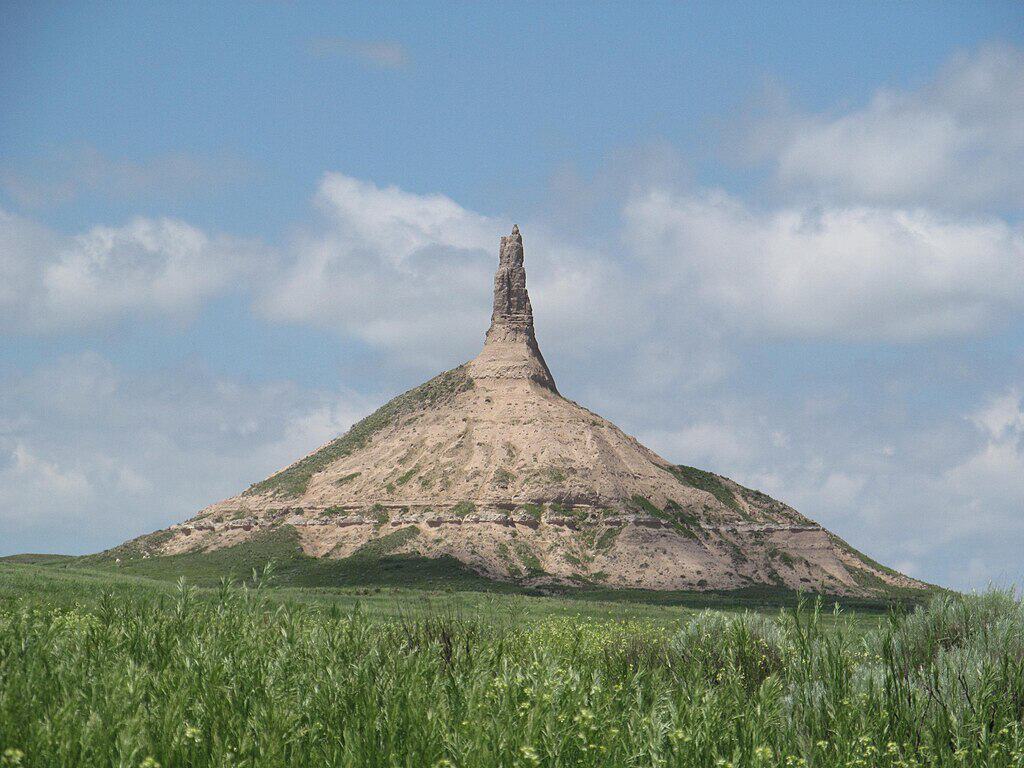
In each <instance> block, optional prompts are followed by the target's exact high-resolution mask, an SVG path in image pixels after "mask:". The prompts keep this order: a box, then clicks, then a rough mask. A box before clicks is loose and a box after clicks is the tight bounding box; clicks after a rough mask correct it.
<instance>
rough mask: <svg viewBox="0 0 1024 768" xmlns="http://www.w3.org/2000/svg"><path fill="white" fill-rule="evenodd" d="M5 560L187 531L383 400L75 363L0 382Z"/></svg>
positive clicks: (99, 361) (0, 524) (190, 373)
mask: <svg viewBox="0 0 1024 768" xmlns="http://www.w3.org/2000/svg"><path fill="white" fill-rule="evenodd" d="M0 386H2V388H3V392H4V396H3V397H2V398H0V554H9V553H11V552H15V551H25V550H26V549H38V548H39V547H41V546H43V544H42V543H43V542H45V546H46V548H49V549H50V550H51V551H64V552H82V551H90V550H92V551H95V550H98V549H101V548H104V547H107V546H110V545H112V544H114V543H117V542H118V541H121V540H123V539H125V538H128V537H130V536H133V535H137V534H141V533H144V532H147V531H150V530H153V529H155V528H160V527H163V526H165V525H167V524H169V523H171V522H176V521H179V520H182V519H184V518H186V517H188V516H189V515H191V514H192V513H194V512H196V511H198V510H199V509H200V508H201V507H204V506H206V505H207V504H209V503H211V502H212V501H215V500H217V499H220V498H224V497H226V496H229V495H232V494H234V493H238V492H239V491H241V490H244V489H245V487H246V486H248V485H249V484H250V483H252V482H255V481H257V480H260V479H262V478H263V477H265V476H267V475H269V474H270V473H271V472H273V471H274V470H276V469H279V468H281V467H283V466H285V465H286V464H289V463H290V462H292V461H293V460H295V459H296V458H297V457H299V456H302V455H303V454H304V453H307V452H309V451H311V450H313V449H315V448H316V447H317V446H319V445H321V444H323V443H325V442H326V441H328V440H330V439H332V438H334V437H335V436H337V435H338V434H340V433H342V432H344V430H345V429H347V428H348V426H349V425H350V424H351V423H352V422H353V421H355V420H356V419H358V418H360V417H361V416H363V415H365V413H367V412H368V411H369V410H371V409H372V407H374V406H375V405H376V404H378V403H377V400H378V399H379V398H383V397H385V396H386V395H384V394H382V395H379V396H369V397H368V396H365V395H358V394H355V393H353V392H351V391H346V390H341V391H337V392H322V391H318V390H308V389H303V388H301V387H298V386H296V385H294V384H290V383H286V382H278V383H267V384H259V385H252V384H243V383H239V382H237V381H232V380H229V379H223V378H220V377H215V376H212V375H210V374H209V373H207V372H206V371H204V370H202V369H198V368H195V367H184V368H176V369H173V370H166V371H160V372H154V373H151V374H133V373H128V372H125V371H123V370H121V369H119V368H118V367H116V366H115V365H113V364H112V363H111V362H110V361H108V360H106V359H105V358H103V357H101V356H99V355H97V354H95V353H79V354H73V355H69V356H66V357H63V358H60V359H58V360H55V361H53V362H51V363H47V364H45V365H43V366H41V367H39V368H37V369H35V370H31V371H28V372H23V373H21V374H17V375H14V376H11V377H8V378H7V379H5V380H4V381H2V382H0Z"/></svg>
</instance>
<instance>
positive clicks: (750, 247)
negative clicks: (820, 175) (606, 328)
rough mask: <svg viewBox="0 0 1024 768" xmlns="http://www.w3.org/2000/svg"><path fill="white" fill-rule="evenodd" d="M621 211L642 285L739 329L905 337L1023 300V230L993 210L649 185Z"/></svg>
mask: <svg viewBox="0 0 1024 768" xmlns="http://www.w3.org/2000/svg"><path fill="white" fill-rule="evenodd" d="M625 216H626V233H625V238H626V242H627V243H628V244H629V245H630V246H631V247H632V248H633V249H634V251H635V253H636V255H637V257H638V259H640V260H641V261H642V262H643V263H644V266H645V268H646V269H647V270H649V271H651V272H652V273H654V274H657V275H658V276H659V279H658V281H657V287H656V288H655V289H654V290H658V291H661V292H664V293H665V294H673V295H678V294H679V293H680V292H682V293H684V294H685V295H687V296H690V297H693V298H694V299H695V300H696V301H698V302H699V303H700V305H701V306H703V307H705V308H707V309H710V310H711V311H713V312H715V313H716V318H717V319H718V320H719V321H720V322H721V323H723V324H724V325H725V326H727V327H730V328H732V329H734V330H736V331H740V332H744V333H756V334H757V335H759V336H764V335H765V334H768V335H771V336H776V337H803V338H832V339H851V340H861V341H863V340H868V341H871V340H881V341H896V342H913V341H920V340H924V339H930V338H936V337H944V336H956V335H965V334H972V333H976V332H978V331H982V330H986V329H988V328H990V327H992V326H993V325H994V324H995V323H998V322H1000V321H1003V320H1005V319H1006V318H1007V317H1008V316H1009V315H1010V313H1012V312H1016V311H1019V310H1020V309H1021V307H1022V306H1024V231H1022V229H1021V228H1020V227H1019V226H1011V225H1009V224H1007V223H1006V222H1004V221H1001V220H999V219H996V218H977V219H956V218H950V217H946V216H941V215H938V214H935V213H933V212H929V211H926V210H922V209H908V210H904V209H895V208H877V207H825V208H800V207H792V208H781V209H776V210H767V211H761V210H757V209H754V208H752V207H750V206H748V205H747V204H745V203H744V202H742V201H740V200H738V199H736V198H734V197H731V196H729V195H728V194H725V193H723V192H715V191H713V192H708V193H703V194H696V195H690V196H680V195H673V194H669V193H665V192H660V191H657V190H655V191H652V192H649V193H647V194H645V195H643V196H640V197H637V198H635V199H633V200H632V201H630V202H629V203H628V205H627V207H626V210H625Z"/></svg>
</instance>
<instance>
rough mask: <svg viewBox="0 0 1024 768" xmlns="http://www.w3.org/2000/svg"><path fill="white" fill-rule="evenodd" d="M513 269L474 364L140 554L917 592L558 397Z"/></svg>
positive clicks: (501, 284) (576, 578) (502, 271)
mask: <svg viewBox="0 0 1024 768" xmlns="http://www.w3.org/2000/svg"><path fill="white" fill-rule="evenodd" d="M523 253H524V252H523V241H522V237H521V235H520V233H519V229H518V227H516V228H513V230H512V233H511V235H509V236H507V237H502V238H501V247H500V255H499V265H498V271H497V274H496V275H495V279H494V312H493V315H492V317H491V326H490V328H489V329H488V331H487V335H486V338H485V342H484V347H483V350H482V351H481V352H480V354H479V355H478V356H477V357H476V358H475V359H474V360H472V361H470V362H469V363H467V364H465V365H463V366H460V367H459V368H456V369H453V370H451V371H448V372H446V373H443V374H441V375H439V376H437V377H435V378H434V379H431V380H430V381H428V382H427V383H425V384H423V385H421V386H420V387H417V388H416V389H414V390H411V391H409V392H407V393H405V394H404V395H401V396H399V397H397V398H395V399H394V400H392V401H391V402H389V403H388V404H386V405H385V406H383V407H382V408H381V409H379V410H378V411H376V412H375V413H373V414H371V415H370V416H368V417H367V418H366V419H364V420H363V421H361V422H359V423H358V424H356V425H354V426H353V427H352V429H351V430H350V431H349V432H348V433H346V434H345V435H343V436H342V437H340V438H338V439H336V440H334V441H332V442H330V443H328V444H327V445H325V446H322V447H321V448H319V449H318V450H316V451H314V452H313V453H311V454H309V455H308V456H306V457H305V458H303V459H301V460H299V461H298V462H296V463H295V464H292V465H291V466H290V467H287V468H285V469H283V470H281V471H280V472H278V473H277V474H275V475H272V476H271V477H270V478H268V479H267V480H265V481H263V482H261V483H257V484H256V485H254V486H252V487H251V488H249V489H248V490H247V491H245V492H244V493H242V494H240V495H238V496H235V497H232V498H230V499H227V500H225V501H222V502H219V503H217V504H214V505H212V506H210V507H207V508H206V509H204V510H202V511H201V512H200V513H199V514H198V515H196V516H195V517H194V518H192V519H191V520H189V521H187V522H185V523H182V524H180V525H176V526H172V527H171V528H170V529H167V530H166V531H164V532H161V535H160V536H158V537H156V536H152V537H143V538H142V539H140V540H138V541H137V543H138V544H140V545H141V546H142V547H143V548H144V549H145V550H146V551H147V552H150V553H151V554H153V555H159V554H175V553H182V552H189V551H197V550H208V549H217V548H221V547H225V546H230V545H233V544H237V543H239V542H241V541H245V540H246V539H247V538H249V537H252V536H255V535H257V534H259V533H260V532H261V531H265V530H268V529H273V528H277V527H280V526H294V528H295V530H296V531H297V532H298V537H299V541H300V543H301V546H302V548H303V550H304V551H305V552H306V553H307V554H309V555H313V556H316V557H332V558H340V557H347V556H349V555H351V554H352V553H353V552H355V551H356V550H357V549H358V548H359V547H361V546H363V545H365V544H366V543H367V542H369V541H372V540H374V539H380V538H382V537H384V536H387V535H389V534H391V533H393V532H396V531H405V532H406V534H404V535H403V536H402V537H401V544H400V545H399V546H397V547H395V548H394V550H393V552H394V553H396V554H399V553H409V554H418V555H422V556H426V557H439V556H442V555H451V556H454V557H455V558H457V559H458V560H460V561H461V562H463V563H465V564H466V565H468V566H469V567H470V568H472V569H473V570H475V571H477V572H478V573H481V574H483V575H486V576H488V577H491V578H495V579H502V580H515V581H519V582H522V583H528V584H534V585H539V584H553V583H554V584H595V585H602V586H606V587H621V588H642V589H660V590H704V589H735V588H740V587H748V586H755V585H769V586H773V587H787V588H790V589H805V590H816V591H822V592H828V593H834V594H851V595H879V594H885V593H886V592H888V591H892V590H894V589H918V588H924V587H925V586H926V585H924V584H921V583H920V582H917V581H915V580H913V579H910V578H908V577H906V576H903V575H901V574H899V573H896V572H895V571H892V570H890V569H887V568H884V567H882V566H879V565H878V564H877V563H874V562H873V561H871V560H869V559H867V558H865V557H864V556H862V555H860V554H859V553H857V552H856V551H855V550H853V549H852V548H850V547H849V546H848V545H846V544H845V543H844V542H842V541H841V540H839V539H838V538H836V537H835V536H833V535H832V534H830V533H829V532H828V531H827V530H825V529H824V528H822V527H821V526H819V525H818V524H816V523H814V522H813V521H811V520H809V519H807V518H806V517H804V516H803V515H801V514H800V513H798V512H797V511H796V510H794V509H792V508H791V507H789V506H787V505H785V504H783V503H781V502H778V501H775V500H774V499H771V498H769V497H768V496H766V495H764V494H761V493H759V492H757V491H752V490H750V489H747V488H743V487H742V486H739V485H738V484H736V483H734V482H732V481H731V480H728V479H726V478H723V477H720V476H718V475H714V474H711V473H708V472H702V471H700V470H696V469H692V468H689V467H679V466H675V465H673V464H671V463H670V462H668V461H666V460H665V459H663V458H662V457H660V456H658V455H657V454H655V453H654V452H653V451H651V450H649V449H648V448H646V447H644V446H643V445H641V444H640V443H639V442H638V441H637V440H636V439H635V438H633V437H631V436H629V435H626V434H624V433H623V432H622V431H621V430H620V429H619V428H618V427H616V426H615V425H614V424H612V423H611V422H609V421H607V420H605V419H603V418H601V417H600V416H598V415H596V414H594V413H591V412H590V411H588V410H587V409H585V408H583V407H581V406H579V405H577V404H576V403H574V402H572V401H570V400H567V399H566V398H564V397H562V396H561V395H560V394H559V393H558V390H557V388H556V386H555V382H554V379H553V377H552V376H551V372H550V370H549V369H548V366H547V364H546V363H545V361H544V357H543V355H542V354H541V352H540V348H539V347H538V344H537V339H536V336H535V333H534V322H533V309H532V307H531V305H530V297H529V294H528V292H527V289H526V271H525V267H524V264H523ZM389 541H394V538H392V539H389Z"/></svg>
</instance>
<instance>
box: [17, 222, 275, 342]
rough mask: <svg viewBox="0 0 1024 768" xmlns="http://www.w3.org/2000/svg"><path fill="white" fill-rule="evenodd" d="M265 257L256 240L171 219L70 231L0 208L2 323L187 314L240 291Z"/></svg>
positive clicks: (51, 327) (24, 326)
mask: <svg viewBox="0 0 1024 768" xmlns="http://www.w3.org/2000/svg"><path fill="white" fill-rule="evenodd" d="M263 258H264V255H263V253H262V249H261V248H259V247H257V246H254V245H251V244H247V243H243V242H241V241H238V240H235V239H233V238H228V237H223V236H211V235H208V234H207V233H205V232H203V231H202V230H200V229H197V228H196V227H193V226H191V225H189V224H187V223H185V222H182V221H178V220H175V219H167V218H164V219H145V218H136V219H134V220H132V221H131V222H129V223H128V224H125V225H123V226H119V227H111V226H95V227H92V228H91V229H89V230H88V231H86V232H83V233H81V234H79V235H76V236H72V237H65V236H62V235H59V234H57V233H55V232H52V231H49V230H47V229H46V228H44V227H41V226H39V225H38V224H36V223H34V222H32V221H30V220H28V219H25V218H23V217H20V216H17V215H14V214H11V213H7V212H5V211H2V210H0V277H2V278H3V284H2V286H0V328H6V329H8V330H13V331H29V332H47V331H60V330H66V329H68V328H72V327H81V326H83V325H85V326H90V325H97V324H102V323H107V322H113V321H118V320H122V319H124V318H128V317H146V316H154V315H174V316H187V315H189V314H191V313H193V312H195V310H196V309H197V308H198V307H199V306H200V305H201V303H202V302H204V301H206V300H208V299H210V298H212V297H214V296H216V295H219V294H221V293H225V292H228V291H231V290H232V289H234V288H236V287H237V286H238V284H239V283H241V282H243V281H245V280H246V279H247V278H248V276H249V275H250V274H251V272H252V271H253V269H254V267H255V265H256V264H257V263H258V262H259V260H260V259H263Z"/></svg>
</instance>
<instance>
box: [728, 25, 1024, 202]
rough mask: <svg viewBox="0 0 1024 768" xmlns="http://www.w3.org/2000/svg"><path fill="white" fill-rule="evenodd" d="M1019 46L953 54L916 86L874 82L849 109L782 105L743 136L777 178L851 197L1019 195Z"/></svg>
mask: <svg viewBox="0 0 1024 768" xmlns="http://www.w3.org/2000/svg"><path fill="white" fill-rule="evenodd" d="M1021 125H1024V52H1022V51H1020V50H1019V49H1016V48H1013V47H1010V46H999V45H991V46H987V47H984V48H982V49H980V50H979V51H977V52H976V53H974V54H973V55H965V54H961V55H958V56H955V57H954V58H953V59H952V60H951V61H950V62H949V63H948V64H947V65H946V66H945V67H944V68H943V69H942V70H941V71H940V72H939V74H938V76H937V77H936V78H935V79H934V81H933V82H932V83H930V84H929V85H928V86H926V87H924V88H922V89H920V90H917V91H900V90H894V89H889V88H886V89H881V90H879V91H877V92H876V93H875V94H874V96H873V97H872V98H871V100H870V101H869V102H868V103H867V104H866V105H864V106H863V107H860V108H858V109H853V110H849V111H845V112H842V111H840V112H838V113H826V114H818V115H806V114H799V113H796V112H794V111H792V110H791V109H788V108H783V109H781V110H779V111H778V112H777V113H776V114H774V115H773V116H771V117H769V118H768V119H766V120H765V121H764V122H762V123H760V124H758V125H756V126H755V127H754V129H753V130H752V131H751V134H750V136H748V138H747V143H748V146H750V147H752V148H753V150H754V152H755V153H756V154H760V155H761V156H763V157H766V158H768V159H770V160H771V162H772V163H773V165H774V166H775V172H776V175H777V178H778V181H779V182H780V183H781V184H782V185H784V186H787V187H792V188H806V187H809V188H811V189H813V190H816V191H818V192H820V193H823V194H825V195H826V196H830V197H840V198H843V199H852V200H856V201H858V202H865V201H871V202H899V203H902V202H907V201H910V202H911V203H915V204H920V203H926V202H931V203H937V204H952V205H974V204H983V203H997V204H1004V205H1008V206H1011V207H1012V206H1018V207H1019V205H1020V204H1021V203H1024V173H1022V171H1024V130H1021Z"/></svg>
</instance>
